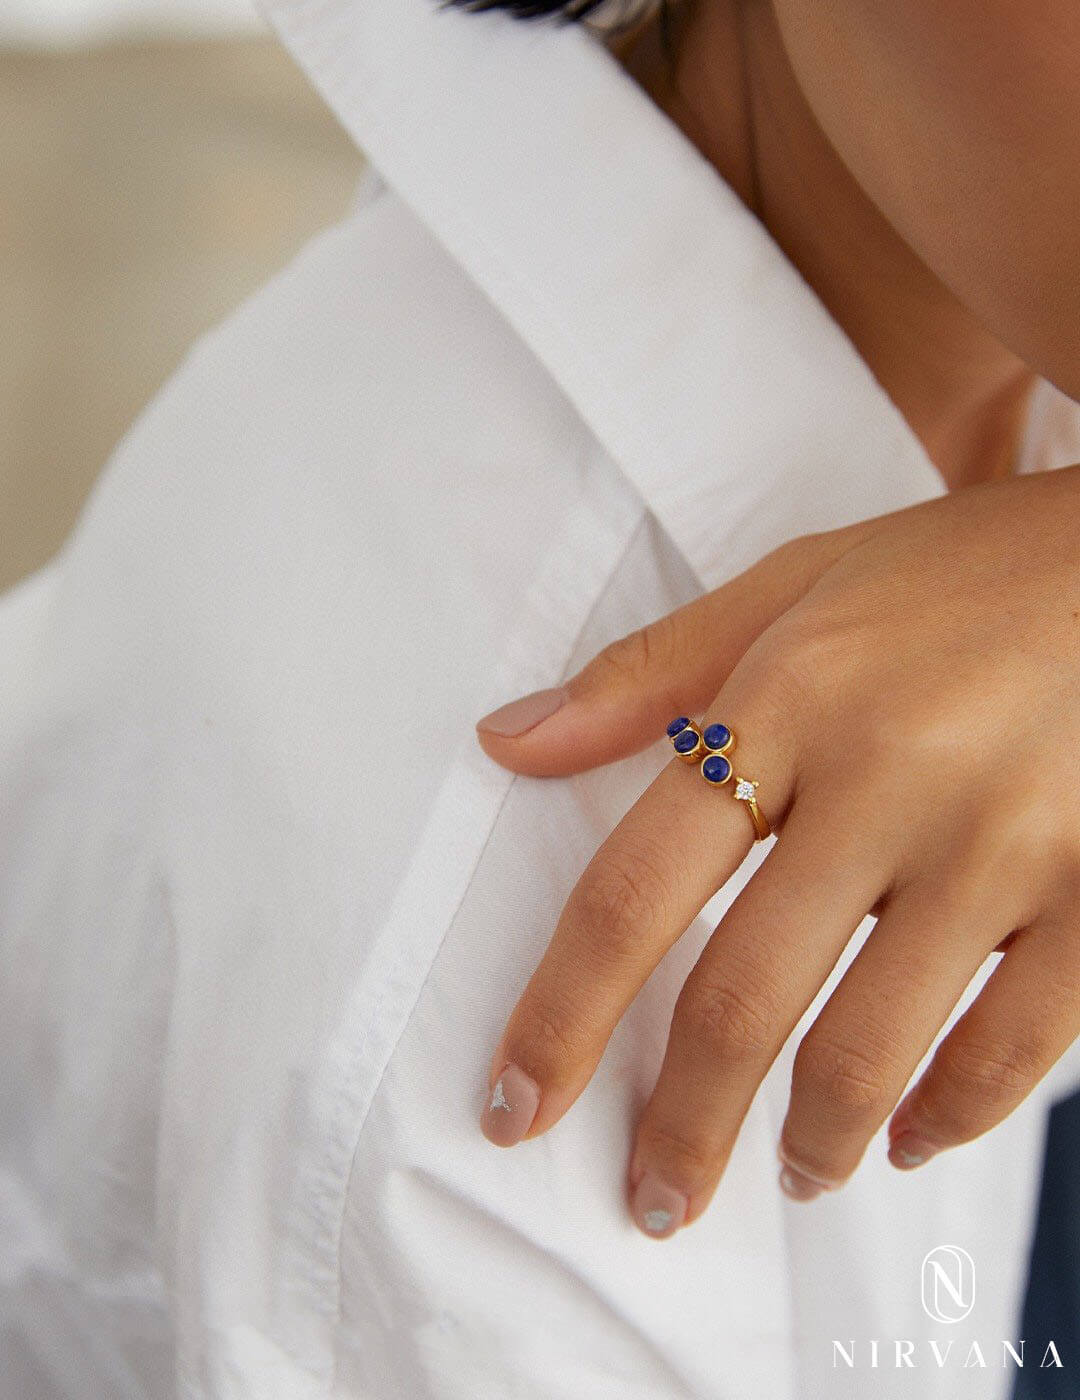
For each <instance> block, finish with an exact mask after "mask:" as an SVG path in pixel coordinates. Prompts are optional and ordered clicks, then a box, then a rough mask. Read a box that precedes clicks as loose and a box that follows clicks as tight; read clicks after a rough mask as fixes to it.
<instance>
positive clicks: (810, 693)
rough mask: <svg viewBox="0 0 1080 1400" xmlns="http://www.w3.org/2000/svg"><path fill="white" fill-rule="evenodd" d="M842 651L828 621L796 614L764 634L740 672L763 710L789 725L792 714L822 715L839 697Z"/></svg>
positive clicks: (811, 613)
mask: <svg viewBox="0 0 1080 1400" xmlns="http://www.w3.org/2000/svg"><path fill="white" fill-rule="evenodd" d="M840 651H841V648H840V647H839V646H838V637H837V634H836V633H835V631H834V629H833V628H831V627H830V626H828V625H827V623H826V622H825V621H824V619H819V618H818V616H817V614H816V613H815V612H814V611H813V610H811V609H805V610H803V611H792V612H789V613H787V614H785V616H784V617H782V618H780V619H779V620H778V621H776V622H774V623H773V624H772V625H771V626H770V627H768V628H767V629H766V630H765V631H764V632H763V633H761V635H760V636H759V637H758V639H757V640H756V641H755V642H754V643H753V644H752V645H751V646H750V647H749V649H748V650H747V652H746V654H745V656H744V658H743V660H742V661H741V662H740V663H739V666H738V667H737V668H736V670H737V671H738V672H739V681H740V682H744V683H745V684H746V685H747V688H748V690H749V693H751V694H753V695H756V696H757V697H758V705H759V706H762V707H763V708H764V709H765V710H766V712H767V713H769V714H776V715H784V716H787V717H788V722H789V723H790V716H792V715H801V714H804V713H806V714H810V715H817V714H818V713H819V712H820V710H821V709H822V707H823V705H824V704H825V702H826V697H827V696H831V695H832V694H833V693H834V692H835V690H836V686H835V685H834V677H835V676H836V674H837V660H838V659H840V660H841V661H842V657H839V658H838V653H840ZM849 662H850V657H849Z"/></svg>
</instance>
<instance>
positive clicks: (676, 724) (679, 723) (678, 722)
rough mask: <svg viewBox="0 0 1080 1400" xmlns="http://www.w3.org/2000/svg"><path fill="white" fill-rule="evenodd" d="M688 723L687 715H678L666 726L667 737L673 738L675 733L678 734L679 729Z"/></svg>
mask: <svg viewBox="0 0 1080 1400" xmlns="http://www.w3.org/2000/svg"><path fill="white" fill-rule="evenodd" d="M689 723H690V719H689V717H688V716H687V715H680V716H679V718H678V719H673V720H672V721H671V723H670V724H669V725H668V727H667V736H668V738H669V739H674V737H675V735H676V734H678V732H679V730H680V729H685V728H686V726H687V725H688V724H689Z"/></svg>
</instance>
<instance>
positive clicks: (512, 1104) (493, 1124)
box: [480, 1064, 540, 1147]
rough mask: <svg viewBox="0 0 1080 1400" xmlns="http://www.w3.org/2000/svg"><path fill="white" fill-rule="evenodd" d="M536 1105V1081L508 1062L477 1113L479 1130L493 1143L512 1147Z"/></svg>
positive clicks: (538, 1091)
mask: <svg viewBox="0 0 1080 1400" xmlns="http://www.w3.org/2000/svg"><path fill="white" fill-rule="evenodd" d="M539 1107H540V1090H539V1089H538V1088H537V1087H536V1084H535V1083H534V1082H533V1080H531V1079H530V1078H529V1076H528V1075H527V1074H526V1073H525V1071H524V1070H523V1069H518V1067H517V1065H514V1064H508V1065H506V1066H504V1068H503V1072H502V1074H500V1075H499V1077H498V1079H497V1080H496V1081H495V1088H494V1089H493V1090H492V1091H491V1095H490V1097H489V1098H488V1101H487V1104H486V1106H485V1108H484V1112H483V1113H482V1114H481V1116H480V1130H481V1132H482V1133H483V1134H484V1136H485V1137H486V1138H487V1140H488V1141H489V1142H493V1143H494V1144H495V1146H496V1147H513V1146H514V1144H515V1143H517V1142H520V1141H521V1139H522V1138H523V1137H524V1136H525V1134H526V1133H527V1132H528V1131H529V1129H530V1128H531V1127H532V1121H533V1119H534V1118H535V1117H536V1110H537V1109H538V1108H539Z"/></svg>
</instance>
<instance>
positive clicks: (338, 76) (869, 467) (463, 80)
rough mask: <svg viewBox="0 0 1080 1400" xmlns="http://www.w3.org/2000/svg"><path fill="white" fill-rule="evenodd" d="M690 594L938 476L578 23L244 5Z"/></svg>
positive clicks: (428, 5) (862, 368)
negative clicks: (439, 250) (663, 537)
mask: <svg viewBox="0 0 1080 1400" xmlns="http://www.w3.org/2000/svg"><path fill="white" fill-rule="evenodd" d="M263 4H264V7H265V9H266V11H267V14H268V16H269V18H270V20H271V22H272V23H273V24H274V25H275V27H276V28H277V29H278V31H279V32H280V34H281V36H282V38H283V40H284V41H285V43H286V44H287V45H288V46H289V47H290V48H291V49H292V51H293V53H294V54H295V56H296V57H297V58H298V60H299V61H300V63H301V64H302V65H303V66H304V67H305V68H306V70H307V72H308V74H309V76H310V78H311V80H312V81H313V83H314V84H315V85H316V87H317V88H319V89H320V90H321V92H322V93H323V95H324V96H325V98H326V99H327V101H328V102H329V104H330V105H331V107H332V108H333V110H334V111H335V112H336V114H337V116H338V117H339V119H340V120H341V122H342V123H343V125H344V126H345V128H346V129H347V130H348V131H349V133H350V134H351V135H352V136H353V137H354V139H355V140H356V142H357V143H358V145H360V146H361V148H362V149H363V150H364V151H365V152H366V153H367V155H368V156H369V158H370V159H371V161H372V163H373V164H374V165H375V166H376V167H377V168H378V170H379V172H380V174H381V175H382V176H383V177H384V178H385V179H386V180H387V181H388V183H390V184H391V185H392V186H393V187H394V188H395V189H396V190H397V192H398V193H399V194H400V196H401V197H402V198H404V199H405V200H406V201H407V202H408V203H409V204H410V205H411V206H412V208H413V209H414V211H415V212H416V213H417V214H418V215H419V217H420V218H421V219H422V220H423V221H424V222H425V224H426V225H427V226H428V227H429V228H430V229H431V230H432V232H433V233H434V234H435V236H436V237H437V238H438V239H439V240H440V241H441V242H442V243H443V245H444V246H445V247H446V248H447V249H448V251H449V252H450V253H451V254H452V255H453V256H454V257H455V258H456V259H457V260H458V261H459V262H460V263H461V264H462V265H463V266H464V267H465V268H466V270H467V271H468V272H469V274H470V275H471V276H472V277H473V279H474V280H475V281H476V282H477V283H478V284H479V286H480V287H482V288H483V289H484V291H485V292H486V293H487V295H488V296H489V297H490V298H491V300H492V301H493V302H495V303H496V305H497V306H498V307H499V308H500V310H501V311H502V313H503V314H504V315H505V316H506V317H507V319H508V320H509V321H510V322H511V323H512V324H513V325H514V327H515V328H516V329H517V331H518V332H519V334H520V335H521V336H522V337H523V338H524V339H525V341H526V342H527V343H528V344H529V345H530V346H531V347H532V349H533V351H534V352H535V354H536V355H537V356H538V358H539V359H540V360H541V361H542V362H543V364H544V365H545V366H546V368H547V369H548V370H549V371H550V373H551V374H552V375H553V376H554V378H555V379H556V380H557V382H558V383H559V384H560V386H561V387H562V389H563V390H564V392H565V393H566V394H567V395H568V397H569V398H570V400H571V401H572V402H573V403H574V405H575V406H576V408H577V409H578V411H579V412H580V414H581V415H582V417H583V419H584V420H585V421H586V423H587V424H588V426H589V427H590V429H591V430H592V432H593V433H594V434H595V435H596V437H597V438H598V439H599V441H600V442H601V443H602V444H603V446H604V447H606V448H607V450H608V451H609V452H610V453H611V455H612V456H613V457H614V459H615V461H616V462H617V463H618V464H619V466H620V467H621V468H622V469H623V470H624V471H625V473H626V474H627V476H628V477H630V479H631V480H632V481H633V483H634V485H635V486H636V488H637V489H638V490H639V491H640V493H641V494H642V496H643V498H644V500H645V501H646V503H647V504H648V506H649V507H650V508H651V509H652V510H653V512H654V513H655V515H656V516H657V517H658V519H659V520H660V522H661V524H662V525H663V526H664V528H665V529H666V530H667V531H668V533H669V534H670V535H671V537H672V539H673V540H674V541H675V543H676V544H677V545H678V547H679V548H680V549H681V550H682V552H683V553H684V555H685V556H686V558H687V559H688V561H689V562H690V564H691V565H692V566H693V567H694V569H695V570H696V572H697V573H698V575H699V577H700V578H701V580H702V582H703V583H704V584H705V585H706V586H713V585H715V584H716V583H718V582H720V581H721V580H722V579H723V578H726V577H730V576H731V574H732V573H734V572H735V571H737V570H738V569H741V568H743V567H745V566H746V565H748V564H750V563H752V562H753V561H754V560H755V559H756V558H758V557H759V556H760V554H761V553H762V552H763V550H764V549H766V548H769V547H771V546H772V545H773V544H777V543H780V542H781V541H782V540H783V539H786V538H789V537H791V536H793V535H797V534H804V533H807V532H809V531H813V530H816V529H827V528H832V527H835V526H837V525H839V524H843V523H846V522H848V521H851V520H856V519H861V518H866V517H868V516H873V515H877V514H881V513H882V512H884V511H888V510H892V509H896V508H898V507H900V506H903V505H908V504H910V503H912V502H914V501H916V500H921V499H925V498H926V497H928V496H933V495H940V494H942V493H943V491H944V485H943V482H942V480H941V477H940V474H939V473H938V471H937V469H936V468H935V467H934V465H933V463H932V462H931V461H930V459H929V457H928V456H927V455H926V453H925V451H924V449H923V447H922V445H921V444H920V442H919V441H918V439H917V438H916V437H915V435H914V433H913V432H912V431H911V429H910V428H909V427H908V425H907V423H906V421H905V420H904V418H903V416H902V415H901V414H900V412H899V410H898V409H897V408H896V406H895V405H894V404H893V403H892V401H891V400H890V399H889V398H888V396H887V395H886V393H885V392H884V390H883V389H882V388H881V386H880V384H879V383H878V382H877V381H876V380H875V379H874V377H873V375H872V374H871V372H870V370H869V368H868V367H867V365H866V364H865V362H864V361H863V360H862V359H861V357H860V356H859V355H858V353H857V352H856V350H855V349H854V347H853V345H852V344H851V342H850V341H849V340H848V338H847V337H846V335H845V334H844V332H843V331H842V330H841V329H840V327H839V326H838V325H837V323H836V322H835V321H834V320H833V319H832V317H831V316H830V315H829V313H828V312H827V311H826V309H825V307H824V306H823V304H822V303H821V302H820V301H819V299H818V298H817V296H816V295H815V293H814V292H813V291H812V290H811V288H810V287H809V285H808V284H807V283H806V282H805V281H804V280H803V279H802V277H801V276H800V274H799V273H798V271H797V270H796V268H795V267H794V266H793V265H792V263H791V262H790V261H789V260H788V259H787V258H786V256H785V255H784V254H783V252H782V251H781V250H780V248H779V247H778V245H777V244H776V243H775V242H774V240H773V239H772V237H771V236H770V235H769V233H768V232H767V230H766V229H765V228H764V227H763V225H762V224H760V223H759V221H758V220H757V219H756V218H755V217H754V216H753V215H752V214H751V213H750V211H749V210H748V209H747V208H746V207H745V206H744V205H743V204H742V202H741V201H740V200H739V198H738V197H737V195H736V194H735V193H734V191H733V190H731V188H730V187H729V186H728V185H727V184H726V182H725V181H723V180H722V179H721V178H720V176H719V175H718V174H717V173H716V171H715V170H714V169H713V167H712V166H711V165H709V164H708V162H707V161H706V160H705V159H704V158H703V157H702V156H701V155H700V153H699V152H698V151H697V149H696V148H695V147H694V146H693V145H692V143H691V142H689V141H688V140H687V139H686V138H685V136H684V135H683V134H682V132H680V131H679V130H678V128H677V127H676V126H675V125H674V124H673V123H672V122H671V121H670V120H669V119H668V118H667V117H666V116H665V115H664V114H663V113H662V112H661V111H660V110H659V109H658V108H657V107H656V106H655V105H654V104H653V102H652V101H651V99H649V98H648V96H647V95H646V94H645V93H644V92H643V91H642V90H641V89H640V88H639V87H638V86H637V84H636V83H635V82H634V81H633V80H632V79H631V78H630V77H629V76H628V75H627V74H626V73H625V72H624V70H623V69H622V68H621V66H620V65H619V64H618V62H617V61H616V60H615V58H614V57H613V56H612V55H611V54H610V53H609V52H608V50H607V49H606V48H605V47H604V45H603V44H602V43H601V42H600V41H599V40H597V39H596V38H595V36H593V35H591V34H590V33H588V32H587V31H585V30H583V29H582V28H580V27H579V26H573V25H568V26H560V25H551V24H539V25H537V24H526V23H522V22H520V21H515V20H512V19H511V18H509V17H508V16H507V15H505V14H501V13H497V14H496V13H485V14H465V13H463V12H461V11H459V10H456V9H445V8H440V7H439V6H438V4H437V3H436V0H263Z"/></svg>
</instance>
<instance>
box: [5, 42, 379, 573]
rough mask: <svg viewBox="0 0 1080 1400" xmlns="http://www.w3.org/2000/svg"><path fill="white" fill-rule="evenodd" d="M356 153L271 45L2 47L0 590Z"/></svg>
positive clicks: (341, 184)
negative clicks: (22, 49) (187, 353)
mask: <svg viewBox="0 0 1080 1400" xmlns="http://www.w3.org/2000/svg"><path fill="white" fill-rule="evenodd" d="M360 165H361V161H360V157H359V155H358V154H357V152H356V150H355V148H354V147H353V146H352V145H351V143H350V142H349V141H348V139H347V138H346V137H345V135H344V133H343V132H342V131H341V129H340V128H339V127H338V126H337V124H336V123H335V122H334V120H333V118H332V117H331V116H330V115H329V113H328V112H327V111H326V109H325V108H324V107H323V105H322V103H321V102H320V100H319V99H318V98H317V97H316V96H315V94H314V93H313V92H312V91H311V89H310V88H309V87H308V86H307V83H306V81H305V80H304V78H303V77H302V76H301V75H300V73H299V71H298V70H297V69H296V68H295V67H294V65H293V64H292V61H291V60H290V59H289V58H288V56H287V55H286V54H285V52H284V51H283V50H282V49H281V48H280V46H279V45H278V44H277V42H276V41H275V40H274V39H273V38H271V37H263V36H262V35H255V36H253V37H249V38H236V39H227V40H211V41H203V42H179V41H173V42H168V41H165V42H157V43H134V44H116V45H110V46H107V47H101V48H97V49H91V50H87V51H78V52H72V51H67V52H19V51H15V50H7V51H4V50H0V328H2V333H3V341H2V344H3V352H2V353H0V587H3V586H6V585H7V584H9V583H11V582H13V581H14V580H15V579H17V578H19V577H20V576H21V575H22V574H24V573H26V572H27V571H29V570H30V569H32V568H34V567H36V566H37V565H38V564H40V563H43V562H44V561H45V560H46V559H47V558H48V557H49V555H50V554H51V553H52V552H53V551H54V550H55V549H56V547H57V546H58V545H59V544H60V542H61V541H62V540H63V538H64V536H65V534H66V533H67V532H68V530H69V529H70V527H71V524H72V522H73V520H74V518H75V515H76V513H77V511H78V508H79V506H80V504H81V503H82V501H83V499H84V497H85V495H86V492H87V491H88V490H89V488H90V486H91V484H92V482H93V480H94V477H95V476H96V474H97V472H98V471H99V470H100V469H101V467H102V466H103V465H104V463H105V461H106V460H107V458H108V455H109V452H110V451H111V449H112V447H113V446H114V445H115V443H116V441H117V440H118V438H119V437H120V436H121V435H122V433H123V432H124V429H125V428H126V427H127V425H128V424H129V423H130V422H131V420H132V418H133V417H134V416H135V414H136V413H137V412H138V411H139V409H140V408H141V407H142V406H143V405H144V404H145V402H146V401H147V399H148V398H149V397H150V396H151V395H152V394H153V392H154V390H155V389H156V388H157V387H158V386H159V385H160V384H161V382H162V381H163V380H164V379H165V378H166V377H167V376H168V374H169V373H170V372H171V371H172V369H173V368H174V367H175V366H176V364H177V363H178V361H179V360H180V358H181V356H182V354H183V352H184V350H185V348H186V347H187V346H188V345H189V344H190V342H191V341H192V339H193V338H194V337H195V336H197V335H198V334H199V333H200V332H201V331H202V330H204V329H205V328H206V327H208V326H210V325H212V324H213V323H214V322H216V321H218V320H220V319H221V317H222V316H223V315H224V314H225V313H226V312H227V311H228V310H229V309H230V308H231V307H233V306H234V305H236V303H237V302H239V301H240V300H242V299H243V297H244V296H245V295H246V294H247V293H248V292H250V291H252V290H253V289H254V288H255V287H257V286H258V285H259V284H260V283H261V282H262V281H264V280H265V278H266V277H267V276H268V275H269V273H271V272H272V271H273V270H274V269H276V268H277V267H279V266H281V265H282V264H283V263H285V262H286V261H288V259H289V257H290V256H291V255H292V253H293V252H294V251H295V250H296V249H297V248H298V247H299V246H300V245H301V244H302V243H303V242H304V241H305V240H306V239H307V238H308V237H309V236H310V235H311V234H312V233H314V232H315V231H316V230H317V229H319V228H321V227H324V226H325V225H326V224H328V223H331V222H332V221H333V220H335V219H337V218H339V217H340V216H341V215H342V214H343V213H344V211H345V209H346V207H347V205H348V202H349V198H350V196H351V193H352V190H353V188H354V186H355V183H356V179H357V176H358V175H359V172H360Z"/></svg>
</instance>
